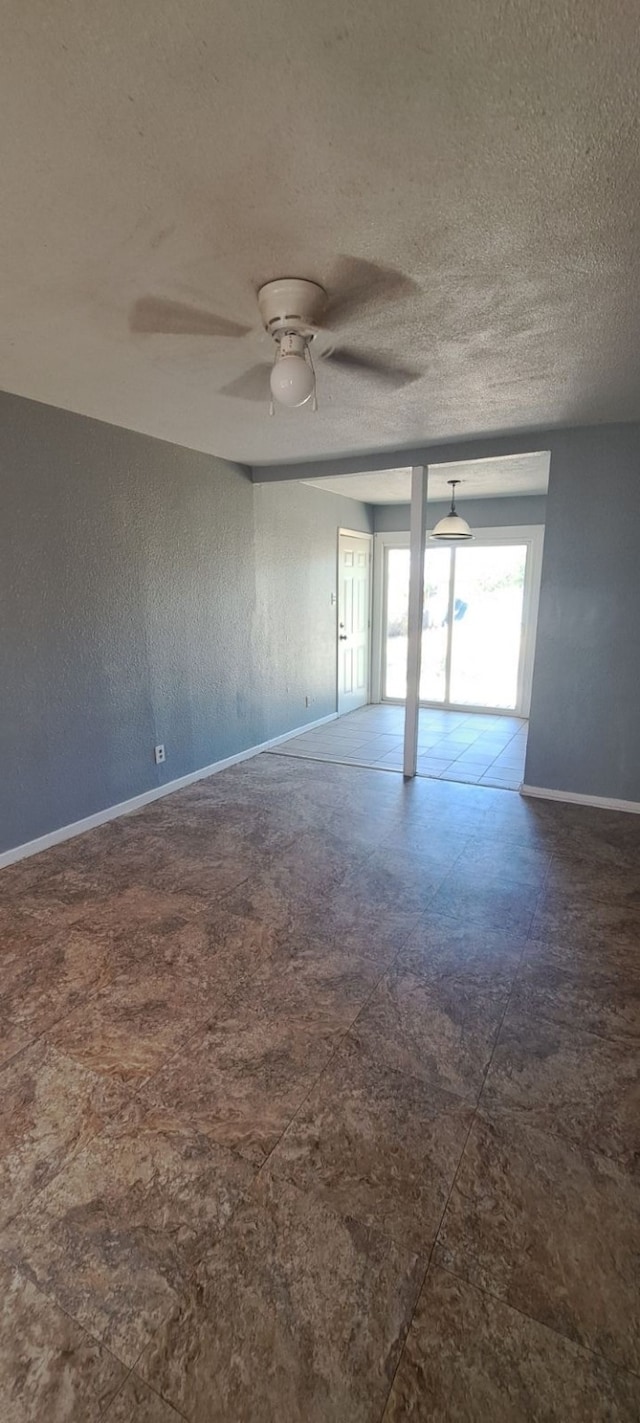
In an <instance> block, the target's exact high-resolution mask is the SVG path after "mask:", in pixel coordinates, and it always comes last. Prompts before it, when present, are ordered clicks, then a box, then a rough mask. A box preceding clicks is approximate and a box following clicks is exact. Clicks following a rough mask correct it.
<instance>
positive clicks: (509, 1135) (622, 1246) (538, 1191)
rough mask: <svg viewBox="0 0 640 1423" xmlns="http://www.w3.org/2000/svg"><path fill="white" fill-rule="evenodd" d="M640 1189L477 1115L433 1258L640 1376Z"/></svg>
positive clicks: (569, 1148)
mask: <svg viewBox="0 0 640 1423" xmlns="http://www.w3.org/2000/svg"><path fill="white" fill-rule="evenodd" d="M639 1245H640V1187H639V1185H638V1181H637V1179H636V1177H635V1176H634V1175H632V1173H631V1172H630V1171H628V1170H625V1169H624V1168H623V1167H621V1166H620V1165H618V1164H617V1163H616V1162H614V1161H609V1160H607V1159H606V1158H605V1157H603V1156H599V1155H597V1154H596V1153H594V1152H590V1151H586V1150H584V1149H582V1148H579V1147H576V1146H574V1145H572V1144H571V1143H570V1142H566V1141H561V1140H560V1139H559V1138H558V1137H553V1136H549V1135H547V1134H546V1133H543V1132H537V1131H531V1130H530V1129H529V1128H528V1127H526V1126H523V1125H522V1124H521V1123H520V1122H518V1121H517V1120H515V1119H514V1118H509V1117H506V1116H503V1117H493V1118H491V1119H489V1118H487V1117H485V1116H483V1115H482V1113H479V1114H478V1116H477V1118H476V1121H475V1122H474V1125H473V1127H472V1129H471V1133H470V1136H469V1140H468V1142H467V1145H466V1148H465V1151H464V1155H463V1158H462V1162H461V1165H460V1167H459V1170H458V1175H457V1177H456V1181H455V1184H454V1187H453V1190H452V1192H451V1196H450V1199H449V1204H448V1206H447V1209H446V1212H445V1217H444V1221H443V1224H442V1228H441V1231H440V1236H439V1239H438V1243H437V1245H436V1251H435V1257H434V1258H435V1260H436V1263H441V1264H443V1265H444V1266H446V1267H447V1268H449V1269H451V1270H452V1271H454V1273H455V1274H457V1275H460V1276H461V1277H462V1278H464V1279H467V1280H469V1281H470V1282H471V1283H473V1284H475V1285H478V1286H480V1287H481V1288H483V1289H486V1290H488V1291H489V1293H490V1294H493V1295H495V1296H497V1297H498V1298H500V1299H502V1300H504V1301H506V1303H508V1304H511V1305H513V1306H514V1307H515V1308H516V1309H521V1310H522V1311H523V1312H524V1313H526V1314H529V1315H531V1316H532V1317H533V1318H534V1319H537V1320H539V1321H540V1323H542V1324H547V1325H549V1326H550V1327H551V1328H553V1329H557V1330H558V1331H559V1332H560V1333H561V1334H565V1335H566V1336H567V1337H568V1338H570V1339H574V1340H576V1341H577V1342H578V1343H581V1344H584V1345H586V1346H587V1347H588V1348H590V1349H594V1350H595V1351H596V1353H600V1354H602V1355H604V1356H605V1357H606V1358H608V1359H610V1360H611V1361H612V1362H613V1363H617V1364H620V1365H623V1366H625V1367H628V1368H631V1369H633V1370H635V1371H636V1372H638V1369H639V1365H640V1299H639V1296H638V1288H637V1265H636V1259H635V1256H636V1254H637V1250H638V1247H639Z"/></svg>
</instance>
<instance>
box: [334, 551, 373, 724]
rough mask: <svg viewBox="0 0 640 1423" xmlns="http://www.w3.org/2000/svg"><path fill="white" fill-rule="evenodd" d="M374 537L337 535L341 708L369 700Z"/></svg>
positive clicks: (347, 710)
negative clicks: (372, 544)
mask: <svg viewBox="0 0 640 1423" xmlns="http://www.w3.org/2000/svg"><path fill="white" fill-rule="evenodd" d="M370 603H371V537H370V535H368V534H350V533H344V532H342V531H341V532H340V534H339V536H338V711H339V712H340V713H341V714H342V713H343V712H350V711H355V710H356V708H357V707H362V706H365V704H366V703H367V702H368V700H369V645H370V640H371V639H370V611H369V610H370Z"/></svg>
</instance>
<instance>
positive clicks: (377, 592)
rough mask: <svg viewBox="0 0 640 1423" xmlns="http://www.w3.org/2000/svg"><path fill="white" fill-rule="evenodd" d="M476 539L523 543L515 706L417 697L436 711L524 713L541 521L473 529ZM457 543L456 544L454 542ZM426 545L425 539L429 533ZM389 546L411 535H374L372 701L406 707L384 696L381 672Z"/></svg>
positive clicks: (537, 592) (539, 574)
mask: <svg viewBox="0 0 640 1423" xmlns="http://www.w3.org/2000/svg"><path fill="white" fill-rule="evenodd" d="M473 536H474V542H475V543H476V544H527V545H528V554H527V576H526V578H525V585H524V597H523V603H522V626H523V635H522V645H521V649H520V665H519V668H518V698H517V702H516V706H515V707H511V708H509V707H478V706H470V705H467V704H459V703H457V702H456V703H453V702H450V703H447V704H446V706H445V704H444V703H443V702H422V701H421V702H420V706H424V707H436V708H439V709H440V710H446V711H459V712H482V713H483V714H484V715H491V716H520V717H528V715H529V709H530V706H531V686H532V681H533V664H534V656H535V646H536V634H537V630H538V607H539V602H540V582H541V577H542V552H543V547H544V524H522V525H520V524H518V525H513V526H511V527H509V528H505V527H501V528H497V529H493V528H486V529H474V532H473ZM452 546H453V547H455V545H452ZM426 547H427V550H428V548H429V538H428V535H427V545H426ZM389 548H409V534H408V532H405V531H402V532H401V533H395V534H394V533H386V532H385V533H379V534H376V535H375V539H374V560H373V587H374V600H373V638H372V657H371V667H372V681H371V700H372V702H388V703H389V705H390V706H404V702H403V701H399V700H398V698H396V697H385V696H383V689H384V676H385V639H384V630H385V627H386V621H387V618H386V613H387V607H386V604H387V587H386V584H387V580H386V559H387V549H389Z"/></svg>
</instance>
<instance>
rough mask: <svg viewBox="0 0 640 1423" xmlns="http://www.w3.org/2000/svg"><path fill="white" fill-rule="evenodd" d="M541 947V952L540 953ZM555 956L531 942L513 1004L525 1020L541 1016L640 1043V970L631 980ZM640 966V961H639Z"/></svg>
mask: <svg viewBox="0 0 640 1423" xmlns="http://www.w3.org/2000/svg"><path fill="white" fill-rule="evenodd" d="M540 950H543V952H542V953H541V952H540ZM569 962H570V960H569V959H568V958H567V957H565V956H563V955H558V956H554V951H553V948H552V947H550V946H549V947H548V948H547V949H546V952H544V946H543V945H542V944H538V943H536V941H535V940H531V939H530V940H529V941H528V943H527V946H526V949H525V953H524V961H523V963H522V967H521V970H520V973H519V976H518V982H517V984H516V987H515V990H514V993H513V998H512V1000H511V1007H512V1008H513V1011H514V1012H515V1013H525V1014H526V1015H527V1016H528V1017H529V1018H536V1019H537V1018H542V1019H546V1020H547V1021H548V1022H551V1023H560V1024H563V1025H564V1026H565V1027H567V1028H572V1029H574V1028H575V1026H576V1024H579V1026H580V1029H581V1030H582V1031H584V1032H587V1033H597V1034H598V1035H599V1036H600V1037H603V1038H621V1039H623V1040H624V1039H630V1040H632V1041H636V1042H640V971H639V972H638V976H637V978H636V979H635V981H634V980H633V979H632V978H630V976H629V975H628V974H623V973H621V972H620V971H617V972H616V971H615V970H614V969H609V971H608V972H607V971H606V970H605V969H602V970H599V969H598V967H597V964H596V963H594V965H593V968H592V969H591V970H590V971H589V970H588V969H587V968H586V967H585V968H583V969H582V971H581V967H580V965H579V964H576V963H575V960H574V961H573V963H572V964H571V967H569ZM639 969H640V965H639Z"/></svg>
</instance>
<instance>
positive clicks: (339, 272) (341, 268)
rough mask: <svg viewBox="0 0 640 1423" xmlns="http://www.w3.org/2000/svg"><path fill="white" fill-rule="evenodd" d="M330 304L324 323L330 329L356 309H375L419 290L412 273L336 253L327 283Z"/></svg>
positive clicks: (349, 318) (340, 324) (345, 319)
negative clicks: (336, 256)
mask: <svg viewBox="0 0 640 1423" xmlns="http://www.w3.org/2000/svg"><path fill="white" fill-rule="evenodd" d="M328 290H329V306H328V311H327V315H326V318H325V321H324V325H326V326H328V327H329V329H330V330H333V329H335V328H337V327H338V326H344V325H345V324H346V323H347V322H348V321H350V320H351V318H352V317H353V316H354V315H355V313H356V312H358V311H360V310H366V309H367V308H369V309H370V310H375V309H376V307H379V306H384V305H385V304H386V303H387V302H391V301H401V300H402V298H403V297H407V296H413V294H414V293H415V292H417V291H419V290H420V288H419V287H418V283H417V282H414V280H413V278H412V277H406V276H405V275H404V273H403V272H396V271H395V270H394V268H393V267H383V266H381V265H380V264H379V263H378V262H365V261H364V260H363V259H362V258H361V257H339V258H338V261H337V262H336V265H335V267H334V269H333V273H332V276H331V280H330V281H329V283H328Z"/></svg>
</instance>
